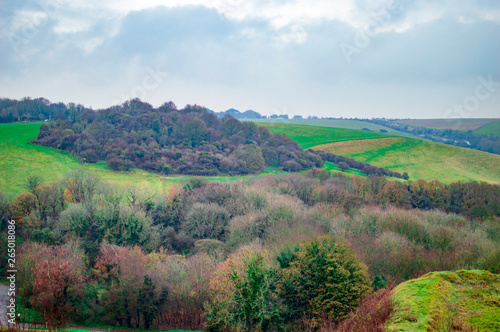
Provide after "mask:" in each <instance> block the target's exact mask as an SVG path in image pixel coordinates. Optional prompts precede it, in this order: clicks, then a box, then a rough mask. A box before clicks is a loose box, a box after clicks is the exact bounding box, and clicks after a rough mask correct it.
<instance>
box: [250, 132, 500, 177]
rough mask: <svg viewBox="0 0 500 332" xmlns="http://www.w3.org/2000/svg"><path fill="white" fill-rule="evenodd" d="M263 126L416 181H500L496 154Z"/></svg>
mask: <svg viewBox="0 0 500 332" xmlns="http://www.w3.org/2000/svg"><path fill="white" fill-rule="evenodd" d="M259 125H262V126H266V127H267V128H269V130H270V131H271V132H272V133H280V134H284V135H287V136H288V137H290V138H292V139H294V140H297V142H298V143H299V146H301V147H302V148H312V149H315V150H323V151H325V152H330V153H334V154H337V155H342V156H346V157H349V158H353V159H355V160H357V161H359V162H364V163H369V164H371V165H373V166H377V167H383V168H387V169H390V170H393V171H396V172H399V173H404V172H406V173H408V175H409V176H410V179H412V180H418V179H423V180H427V181H433V180H439V181H441V182H444V183H451V182H455V181H485V182H489V183H500V156H499V155H495V154H490V153H486V152H481V151H476V150H471V149H466V148H460V147H456V146H452V145H445V144H440V143H435V142H430V141H424V140H420V139H412V138H409V137H397V136H393V135H388V134H378V133H371V132H366V131H361V130H349V129H343V128H329V127H315V126H300V125H288V124H284V123H279V124H269V123H262V124H259Z"/></svg>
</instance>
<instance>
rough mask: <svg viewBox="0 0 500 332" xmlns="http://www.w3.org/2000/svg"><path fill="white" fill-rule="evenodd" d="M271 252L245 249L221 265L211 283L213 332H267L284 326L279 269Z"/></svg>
mask: <svg viewBox="0 0 500 332" xmlns="http://www.w3.org/2000/svg"><path fill="white" fill-rule="evenodd" d="M275 265H276V264H274V263H273V262H272V260H271V259H270V255H269V253H268V252H267V251H265V250H262V249H259V248H255V247H243V248H241V249H240V250H239V251H237V252H236V253H234V254H233V255H231V256H230V257H229V258H228V259H227V260H226V261H224V262H223V263H221V264H220V265H219V268H218V269H217V271H216V273H215V277H214V278H213V280H212V281H211V282H210V301H209V302H208V303H207V307H206V311H207V322H206V324H207V328H208V330H209V331H225V330H226V329H230V330H234V331H265V330H267V329H268V328H269V327H270V326H279V325H280V323H281V312H282V305H281V300H280V299H279V297H278V294H277V292H276V283H277V267H276V266H275Z"/></svg>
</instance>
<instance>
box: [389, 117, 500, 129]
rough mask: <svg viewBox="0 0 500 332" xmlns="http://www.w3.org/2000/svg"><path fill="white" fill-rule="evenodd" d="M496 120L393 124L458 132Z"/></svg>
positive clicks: (420, 121)
mask: <svg viewBox="0 0 500 332" xmlns="http://www.w3.org/2000/svg"><path fill="white" fill-rule="evenodd" d="M497 120H498V119H460V118H457V119H409V120H396V121H394V122H397V123H404V124H406V125H409V126H414V127H424V128H431V129H453V130H459V131H469V130H471V131H473V130H477V129H479V128H481V127H483V126H486V125H488V124H490V123H492V122H495V121H497Z"/></svg>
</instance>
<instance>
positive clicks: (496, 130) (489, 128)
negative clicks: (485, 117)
mask: <svg viewBox="0 0 500 332" xmlns="http://www.w3.org/2000/svg"><path fill="white" fill-rule="evenodd" d="M473 133H474V134H478V135H494V136H497V137H500V120H498V121H495V122H491V123H488V124H487V125H485V126H483V127H481V128H479V129H477V130H474V131H473Z"/></svg>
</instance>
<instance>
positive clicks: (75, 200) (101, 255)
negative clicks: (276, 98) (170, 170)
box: [0, 170, 500, 331]
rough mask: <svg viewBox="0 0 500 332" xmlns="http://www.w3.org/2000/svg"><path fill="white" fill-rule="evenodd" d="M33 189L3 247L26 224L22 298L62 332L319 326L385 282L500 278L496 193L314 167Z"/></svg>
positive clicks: (84, 179) (80, 175) (11, 204)
mask: <svg viewBox="0 0 500 332" xmlns="http://www.w3.org/2000/svg"><path fill="white" fill-rule="evenodd" d="M26 187H27V189H28V190H29V192H26V193H22V194H20V195H18V196H17V197H15V198H13V199H10V198H9V197H7V196H5V195H0V217H1V218H2V228H1V230H2V243H1V247H2V248H0V249H1V250H2V252H7V251H6V245H7V241H6V234H5V231H6V229H7V220H10V219H12V218H13V219H15V220H16V233H17V235H18V245H17V250H18V252H17V256H16V257H17V261H16V267H17V269H18V271H19V275H18V278H19V281H20V285H21V290H20V293H19V295H20V297H21V300H22V302H23V304H24V305H25V307H26V308H31V309H34V310H37V311H39V312H41V313H42V315H43V316H44V319H45V320H46V321H48V322H49V323H51V324H54V325H57V324H62V323H64V322H67V321H68V320H71V321H73V322H76V323H80V324H109V325H113V326H127V327H135V328H139V327H141V328H161V329H167V328H183V329H201V328H207V329H208V330H212V331H224V330H233V331H242V330H245V331H249V330H266V329H267V330H278V329H280V328H285V327H289V328H292V327H293V328H295V329H297V330H305V329H307V328H312V329H315V328H318V327H320V326H322V325H323V324H333V326H336V324H337V323H338V322H340V321H341V320H342V319H344V318H345V317H347V316H348V314H349V312H351V311H352V310H354V309H355V308H356V306H357V305H358V303H359V301H360V300H361V299H362V298H363V297H364V296H367V295H368V294H370V293H371V292H372V291H373V289H376V288H383V287H385V285H386V283H396V282H401V281H403V280H407V279H410V278H414V277H418V276H420V275H422V274H424V273H426V272H430V271H436V270H456V269H461V268H468V269H472V268H477V269H487V270H490V271H492V272H495V273H498V272H500V270H499V267H500V246H499V244H500V219H499V215H500V190H499V186H498V185H490V184H485V183H454V184H449V185H443V184H440V183H439V182H425V181H417V182H408V183H402V182H399V181H388V180H387V179H385V178H383V177H377V176H371V177H368V178H362V177H359V176H354V177H352V178H350V177H346V176H344V175H342V174H341V173H331V172H325V171H322V170H313V171H310V172H308V173H307V174H306V175H297V174H291V175H289V176H281V175H280V176H275V175H267V176H263V177H260V178H248V179H247V180H245V182H244V183H241V182H238V183H232V184H221V183H216V182H207V181H206V180H204V179H200V178H193V179H191V180H189V181H187V182H185V183H184V184H183V185H181V186H178V187H175V188H173V189H172V190H170V192H169V193H166V194H160V193H153V192H149V191H147V190H141V189H138V188H129V189H128V190H125V191H123V190H121V191H120V190H117V189H115V188H113V187H112V186H110V185H109V184H106V183H102V182H101V181H100V179H99V178H98V177H97V176H95V175H94V174H92V173H86V172H83V171H75V172H72V173H70V174H69V175H68V176H67V177H65V178H64V179H61V180H60V181H59V182H57V183H52V184H44V183H43V180H42V179H41V178H39V177H36V176H32V177H30V178H28V179H27V181H26ZM446 212H454V213H446ZM4 249H5V250H4ZM5 260H6V257H4V256H2V262H0V266H1V267H5V266H6V264H4V263H6V261H5ZM48 271H51V272H50V278H49V277H48V275H49V274H48ZM2 272H3V273H5V271H2ZM311 280H316V281H315V282H314V283H311Z"/></svg>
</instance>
